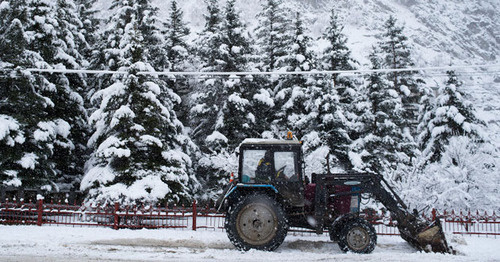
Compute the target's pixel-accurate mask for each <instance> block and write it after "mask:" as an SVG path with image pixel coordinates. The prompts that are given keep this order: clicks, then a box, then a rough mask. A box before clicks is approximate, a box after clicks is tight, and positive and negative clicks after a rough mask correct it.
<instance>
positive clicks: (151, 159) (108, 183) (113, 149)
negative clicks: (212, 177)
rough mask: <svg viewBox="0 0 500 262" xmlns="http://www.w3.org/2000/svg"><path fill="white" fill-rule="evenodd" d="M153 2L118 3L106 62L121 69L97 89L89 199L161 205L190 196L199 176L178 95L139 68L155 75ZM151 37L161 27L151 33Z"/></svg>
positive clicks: (88, 173) (87, 186) (85, 184)
mask: <svg viewBox="0 0 500 262" xmlns="http://www.w3.org/2000/svg"><path fill="white" fill-rule="evenodd" d="M149 5H151V3H150V1H115V2H114V4H113V8H112V12H113V16H112V18H111V19H110V21H109V27H108V30H109V31H108V32H106V33H105V34H104V35H105V38H104V40H105V41H108V43H106V44H104V45H106V46H109V48H108V49H105V50H104V52H107V53H109V55H108V54H105V55H104V56H103V57H108V58H110V61H108V63H106V64H107V65H111V66H115V65H118V66H119V69H120V70H121V71H127V74H125V75H115V76H113V78H112V79H111V80H112V81H113V83H112V84H110V85H109V86H107V87H105V88H103V89H101V90H99V91H97V92H96V93H95V94H94V96H93V100H94V101H95V102H96V103H98V106H99V108H98V110H97V111H95V112H94V113H93V114H92V116H91V119H90V120H91V123H92V124H93V127H94V130H95V132H94V133H93V135H92V137H91V139H90V141H89V145H90V146H92V148H93V153H92V155H91V159H90V160H89V162H88V168H87V170H86V174H85V177H84V179H83V181H82V185H81V189H82V190H88V192H89V193H88V198H87V201H88V202H90V203H93V202H103V203H112V202H121V203H122V204H131V203H141V202H142V203H155V202H158V201H160V200H164V199H168V200H170V201H183V200H186V199H188V198H190V195H189V193H190V191H191V190H192V187H193V186H197V185H196V183H197V182H196V179H195V178H194V176H193V175H192V174H190V167H191V165H192V163H191V158H190V154H191V153H192V152H191V149H192V148H193V147H194V145H193V144H192V142H191V140H190V139H189V138H188V137H187V136H186V135H185V134H184V127H183V125H182V123H180V121H179V120H178V119H177V116H176V113H175V111H174V110H173V107H174V104H175V103H178V102H180V97H179V96H178V95H177V94H175V93H174V92H173V90H172V89H170V88H169V87H168V86H166V85H165V83H164V82H163V81H161V80H160V79H158V78H156V77H152V76H148V75H138V74H137V72H139V71H150V72H151V71H155V69H154V68H153V67H152V65H151V64H149V61H155V59H158V57H151V55H152V52H150V49H151V48H155V46H149V45H148V42H147V41H146V38H145V37H144V36H143V32H142V31H141V30H140V28H142V27H141V25H142V23H145V22H147V21H148V19H145V16H147V15H150V14H151V13H150V12H148V10H151V7H149ZM150 29H152V30H153V31H149V33H150V34H153V35H159V34H160V32H159V30H158V31H157V30H155V29H154V28H150Z"/></svg>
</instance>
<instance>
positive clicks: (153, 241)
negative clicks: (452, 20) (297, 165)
mask: <svg viewBox="0 0 500 262" xmlns="http://www.w3.org/2000/svg"><path fill="white" fill-rule="evenodd" d="M448 238H449V240H450V242H451V244H452V245H453V246H454V248H455V249H456V250H457V251H458V255H456V256H453V255H449V254H447V255H444V254H428V253H421V252H416V251H415V250H414V249H413V248H411V247H410V246H409V245H408V244H407V243H406V242H404V241H403V240H402V239H401V238H400V237H395V236H379V238H378V244H377V247H376V248H375V251H374V252H373V253H372V254H367V255H360V254H352V253H347V254H345V253H343V252H341V251H340V249H339V248H338V246H337V244H336V243H332V242H331V241H329V240H328V237H327V236H316V235H312V236H294V235H291V234H289V235H288V236H287V238H286V239H285V242H284V243H283V245H282V246H281V247H279V248H278V249H277V250H276V251H275V252H264V251H255V250H252V251H249V252H241V251H238V250H236V249H235V248H234V247H233V246H232V244H231V243H230V242H229V240H228V239H227V237H226V234H225V232H221V231H188V230H185V231H184V230H171V229H159V230H147V229H144V230H125V229H124V230H112V229H109V228H79V227H78V228H74V227H53V226H52V227H49V226H47V227H36V226H0V261H377V262H378V261H384V262H387V261H426V262H428V261H440V262H445V261H500V238H496V239H495V238H492V237H489V238H485V237H481V238H479V237H462V236H448Z"/></svg>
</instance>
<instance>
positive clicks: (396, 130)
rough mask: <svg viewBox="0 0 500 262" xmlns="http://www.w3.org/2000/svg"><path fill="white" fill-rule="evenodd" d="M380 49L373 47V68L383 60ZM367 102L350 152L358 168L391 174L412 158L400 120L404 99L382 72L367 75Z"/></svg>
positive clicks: (379, 65)
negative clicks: (357, 135)
mask: <svg viewBox="0 0 500 262" xmlns="http://www.w3.org/2000/svg"><path fill="white" fill-rule="evenodd" d="M380 55H381V54H380V52H377V49H376V48H374V51H373V52H372V54H371V55H370V61H371V63H372V68H373V69H380V68H381V66H382V59H381V57H380ZM364 92H365V99H366V100H365V101H366V102H365V103H359V104H358V105H360V106H363V107H364V108H360V111H364V114H362V115H361V116H360V121H362V123H363V125H362V126H361V127H360V129H359V130H358V132H359V133H360V134H361V135H360V137H359V138H358V139H356V140H355V141H354V142H353V144H352V148H351V150H352V151H351V152H350V153H349V157H350V158H351V162H352V163H353V165H354V167H355V168H356V169H359V170H365V171H371V172H377V173H382V174H384V175H389V174H391V173H392V172H393V171H395V170H397V169H398V165H400V164H404V163H408V161H409V159H408V158H409V157H408V156H407V155H405V154H404V152H403V151H402V148H401V143H402V141H403V135H404V134H403V132H402V130H401V128H400V127H399V126H398V124H397V123H398V121H400V120H399V119H400V118H401V117H402V114H403V112H404V109H403V105H402V102H401V98H400V96H399V93H398V91H397V90H395V89H394V87H393V85H391V83H390V82H388V81H387V80H386V79H385V77H384V75H383V74H382V73H378V72H375V73H372V74H370V75H369V76H368V77H367V85H366V87H365V88H364Z"/></svg>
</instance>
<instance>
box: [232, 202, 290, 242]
mask: <svg viewBox="0 0 500 262" xmlns="http://www.w3.org/2000/svg"><path fill="white" fill-rule="evenodd" d="M225 229H226V232H227V235H228V237H229V240H230V241H231V243H233V245H234V246H235V247H236V248H238V249H240V250H245V251H246V250H249V249H258V250H266V251H273V250H275V249H276V248H278V247H279V246H280V245H281V243H283V240H284V239H285V237H286V234H287V231H288V223H287V220H286V216H285V214H284V212H283V209H282V208H281V206H280V205H279V204H278V203H276V201H275V200H274V199H272V198H271V197H269V196H267V195H264V194H253V195H249V196H247V197H245V198H244V199H242V201H240V202H239V203H237V204H236V205H234V206H232V207H231V208H230V209H229V210H228V213H227V215H226V221H225Z"/></svg>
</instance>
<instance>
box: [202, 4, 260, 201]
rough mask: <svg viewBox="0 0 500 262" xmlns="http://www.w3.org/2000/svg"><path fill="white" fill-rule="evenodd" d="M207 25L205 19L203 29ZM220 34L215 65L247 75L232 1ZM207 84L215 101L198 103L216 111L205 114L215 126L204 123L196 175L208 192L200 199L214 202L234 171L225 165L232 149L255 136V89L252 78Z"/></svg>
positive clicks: (246, 48)
mask: <svg viewBox="0 0 500 262" xmlns="http://www.w3.org/2000/svg"><path fill="white" fill-rule="evenodd" d="M211 21H212V20H210V19H207V27H209V26H210V23H211ZM220 31H221V34H220V37H221V38H220V43H221V45H220V47H219V52H220V53H219V54H220V55H221V57H220V60H219V61H218V62H217V63H218V64H219V65H220V66H221V69H222V70H224V71H226V72H235V71H247V70H248V59H249V56H250V54H251V48H250V41H249V39H247V37H246V36H245V33H246V28H245V26H244V25H243V23H242V22H241V20H240V16H239V13H238V11H237V10H236V9H235V1H234V0H230V1H228V2H227V3H226V6H225V8H224V13H223V19H222V23H221V25H220ZM210 81H211V84H210V85H208V86H206V85H203V86H204V87H205V88H207V89H208V90H210V91H211V92H213V93H212V94H213V95H214V97H213V98H216V99H215V100H211V98H212V97H210V96H205V97H203V98H205V100H201V101H205V102H208V103H210V102H212V108H214V109H217V111H215V112H207V113H210V114H212V115H215V122H212V123H209V122H205V123H206V124H207V127H208V128H207V129H205V130H204V131H205V132H206V133H207V134H208V135H207V136H206V138H205V140H204V141H203V142H204V144H202V145H201V149H202V152H201V154H202V157H201V159H200V161H199V166H198V171H197V172H198V173H199V174H204V175H203V180H204V182H205V185H206V186H207V187H208V188H209V191H208V192H205V194H204V195H203V197H204V198H214V196H215V195H216V194H217V193H220V192H219V191H220V190H221V189H222V188H223V185H224V184H225V183H227V178H228V174H229V172H231V171H234V167H233V166H231V165H228V163H229V162H232V161H234V160H235V155H234V150H235V148H236V147H237V146H238V145H239V144H240V143H241V141H243V139H245V138H247V137H251V136H252V134H253V133H254V132H255V131H254V129H253V124H254V123H255V116H254V114H253V113H252V110H251V109H252V107H251V98H252V96H253V95H254V94H255V93H256V91H255V90H257V87H256V85H255V83H254V82H253V78H252V77H237V76H230V77H220V78H217V79H211V80H210ZM205 83H207V82H205ZM207 98H208V99H207ZM209 99H210V100H209ZM206 105H207V104H204V105H200V106H206ZM233 163H234V162H233Z"/></svg>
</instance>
